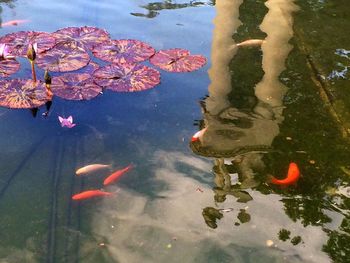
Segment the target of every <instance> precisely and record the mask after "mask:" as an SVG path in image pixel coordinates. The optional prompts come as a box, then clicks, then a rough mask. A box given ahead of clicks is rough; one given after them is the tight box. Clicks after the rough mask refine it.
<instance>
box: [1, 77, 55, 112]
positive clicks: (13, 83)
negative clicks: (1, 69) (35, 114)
mask: <svg viewBox="0 0 350 263" xmlns="http://www.w3.org/2000/svg"><path fill="white" fill-rule="evenodd" d="M47 101H48V96H47V90H46V86H45V83H43V82H41V81H37V82H33V81H32V80H30V79H29V80H26V79H11V80H0V106H3V107H7V108H13V109H30V108H35V107H39V106H41V105H43V104H45V103H46V102H47Z"/></svg>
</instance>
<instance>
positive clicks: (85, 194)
mask: <svg viewBox="0 0 350 263" xmlns="http://www.w3.org/2000/svg"><path fill="white" fill-rule="evenodd" d="M110 195H113V193H109V192H104V191H101V190H88V191H84V192H81V193H79V194H75V195H73V196H72V199H73V200H84V199H89V198H92V197H96V196H110Z"/></svg>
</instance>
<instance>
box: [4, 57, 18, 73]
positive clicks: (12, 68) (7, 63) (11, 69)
mask: <svg viewBox="0 0 350 263" xmlns="http://www.w3.org/2000/svg"><path fill="white" fill-rule="evenodd" d="M19 68H20V64H19V62H18V61H17V60H15V59H0V77H8V76H9V75H11V74H13V73H16V72H17V71H18V70H19Z"/></svg>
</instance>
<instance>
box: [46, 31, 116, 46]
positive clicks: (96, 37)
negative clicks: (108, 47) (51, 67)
mask: <svg viewBox="0 0 350 263" xmlns="http://www.w3.org/2000/svg"><path fill="white" fill-rule="evenodd" d="M52 35H53V36H54V37H55V38H56V39H57V42H58V43H61V42H65V43H67V42H71V41H74V42H76V43H77V45H78V46H80V47H82V48H84V49H91V48H92V47H93V46H96V45H99V44H102V43H104V42H106V41H109V40H110V37H109V33H108V32H107V31H106V30H104V29H101V28H97V27H91V26H83V27H66V28H62V29H60V30H57V31H56V32H54V33H53V34H52Z"/></svg>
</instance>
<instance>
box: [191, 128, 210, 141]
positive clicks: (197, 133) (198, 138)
mask: <svg viewBox="0 0 350 263" xmlns="http://www.w3.org/2000/svg"><path fill="white" fill-rule="evenodd" d="M206 130H207V128H204V129H201V130H200V131H197V132H196V133H195V134H194V135H193V136H192V138H191V142H196V141H198V140H200V139H201V138H202V136H203V134H204V133H205V131H206Z"/></svg>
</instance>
